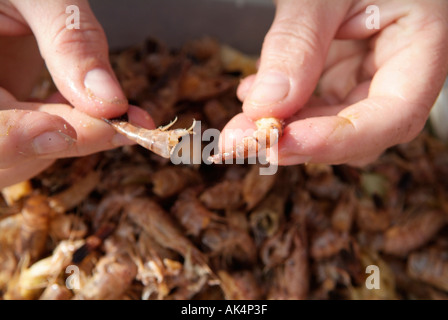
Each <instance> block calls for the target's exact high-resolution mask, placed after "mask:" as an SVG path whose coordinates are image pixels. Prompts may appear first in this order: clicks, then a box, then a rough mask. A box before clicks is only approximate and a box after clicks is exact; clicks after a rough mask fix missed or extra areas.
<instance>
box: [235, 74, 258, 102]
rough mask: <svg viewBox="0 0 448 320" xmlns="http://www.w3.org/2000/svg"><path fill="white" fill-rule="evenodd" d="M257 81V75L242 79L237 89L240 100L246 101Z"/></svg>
mask: <svg viewBox="0 0 448 320" xmlns="http://www.w3.org/2000/svg"><path fill="white" fill-rule="evenodd" d="M254 81H255V75H254V74H253V75H250V76H247V77H246V78H244V79H243V80H241V83H240V84H239V86H238V89H237V91H236V95H237V97H238V99H240V101H244V100H245V99H246V97H247V95H248V93H249V91H250V89H251V88H252V85H253V84H254Z"/></svg>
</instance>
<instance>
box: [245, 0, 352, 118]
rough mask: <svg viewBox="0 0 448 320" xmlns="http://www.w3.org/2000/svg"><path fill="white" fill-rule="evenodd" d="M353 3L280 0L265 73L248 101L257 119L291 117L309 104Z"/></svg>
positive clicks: (262, 62) (267, 41)
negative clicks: (330, 47)
mask: <svg viewBox="0 0 448 320" xmlns="http://www.w3.org/2000/svg"><path fill="white" fill-rule="evenodd" d="M350 4H351V1H348V0H344V1H339V2H338V5H337V6H328V2H327V1H323V0H317V1H316V0H312V1H311V0H310V1H307V0H278V1H277V11H276V16H275V19H274V22H273V24H272V27H271V28H270V30H269V32H268V34H267V35H266V37H265V40H264V43H263V49H262V52H261V59H260V69H259V71H258V73H257V77H256V79H255V82H254V84H253V86H252V88H251V90H250V92H249V94H248V96H247V98H246V99H245V101H244V104H243V111H244V113H245V114H246V115H247V116H249V117H250V118H252V119H259V118H262V117H276V118H280V119H286V118H288V117H289V116H291V115H292V114H294V113H295V112H297V110H298V109H300V108H301V107H303V106H304V104H305V103H306V101H307V100H308V98H309V97H310V95H311V94H312V92H313V90H314V89H315V86H316V84H317V81H318V79H319V76H320V73H321V71H322V69H323V66H324V63H325V58H326V54H327V52H328V48H329V46H330V43H331V40H332V39H333V37H334V35H335V33H336V31H337V29H338V27H339V25H340V24H341V23H342V21H343V19H344V16H345V13H346V12H347V11H348V9H349V6H350Z"/></svg>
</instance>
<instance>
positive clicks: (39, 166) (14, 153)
mask: <svg viewBox="0 0 448 320" xmlns="http://www.w3.org/2000/svg"><path fill="white" fill-rule="evenodd" d="M69 5H76V6H78V8H79V10H80V29H67V28H66V19H67V17H68V16H69V15H68V14H67V13H66V7H67V6H69ZM33 34H34V36H33ZM34 37H35V39H36V40H37V45H38V46H37V45H36V41H35V39H34ZM39 51H40V53H41V55H42V57H43V59H44V60H45V62H46V64H47V68H48V70H49V71H50V74H51V76H52V78H53V81H54V82H55V84H56V86H57V88H58V90H59V91H60V93H61V94H62V95H63V96H64V98H65V99H66V100H65V99H64V98H62V96H60V95H59V97H58V98H55V97H53V98H52V99H50V101H48V102H47V103H37V102H33V103H31V102H21V101H20V100H24V99H26V98H27V97H28V96H29V94H30V92H31V89H32V88H33V85H34V83H35V80H36V79H37V77H38V76H39V74H40V71H41V68H40V67H41V66H42V58H41V57H40V56H39ZM0 68H1V70H2V72H1V73H0V150H1V152H0V188H2V187H5V186H7V185H11V184H13V183H16V182H19V181H21V180H24V179H28V178H30V177H32V176H34V175H35V174H37V173H38V172H40V171H42V170H43V169H45V168H46V167H48V166H49V165H51V164H52V163H53V162H54V160H55V159H57V158H60V157H74V156H82V155H86V154H90V153H94V152H98V151H102V150H105V149H110V148H114V147H117V146H119V145H123V144H129V143H130V142H129V141H128V140H127V139H124V138H123V137H121V136H119V135H116V134H115V131H114V130H113V129H111V128H110V127H109V126H108V125H107V124H105V123H104V122H103V121H102V120H99V119H97V118H100V117H106V118H111V117H116V116H119V115H122V114H123V113H125V112H127V111H128V115H129V117H130V120H131V121H133V122H135V123H136V124H139V125H141V126H143V127H147V128H153V127H154V124H153V122H152V120H151V118H150V117H149V116H148V115H147V114H146V113H145V112H143V111H142V110H140V109H138V108H136V107H131V108H129V106H128V103H127V100H126V98H125V96H124V94H123V92H122V90H121V88H120V85H119V84H118V82H117V80H116V78H115V76H114V73H113V71H112V68H111V66H110V63H109V59H108V46H107V41H106V38H105V35H104V32H103V30H102V28H101V26H100V25H99V23H98V22H97V20H96V19H95V17H94V15H93V13H92V12H91V10H90V7H89V5H88V2H87V1H86V0H70V1H65V0H51V1H48V0H33V1H27V0H10V1H8V0H0ZM67 101H68V102H67ZM51 102H58V103H51ZM68 103H70V104H71V105H73V106H75V109H73V108H72V107H71V106H70V105H69V104H68ZM128 108H129V110H128Z"/></svg>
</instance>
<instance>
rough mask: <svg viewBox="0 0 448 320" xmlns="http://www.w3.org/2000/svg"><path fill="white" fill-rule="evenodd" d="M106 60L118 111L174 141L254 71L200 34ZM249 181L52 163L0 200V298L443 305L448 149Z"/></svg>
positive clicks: (221, 121)
mask: <svg viewBox="0 0 448 320" xmlns="http://www.w3.org/2000/svg"><path fill="white" fill-rule="evenodd" d="M111 60H112V63H113V67H114V69H115V71H116V73H117V76H118V79H119V80H120V82H121V83H122V86H123V88H124V90H125V92H126V94H127V96H128V98H129V100H130V103H132V104H134V105H138V106H141V107H142V108H144V109H146V110H147V111H148V112H149V113H150V114H151V115H152V117H153V118H154V120H155V123H156V125H159V126H161V125H166V124H167V123H170V121H172V120H173V119H174V118H176V117H177V118H178V121H177V122H176V123H174V124H173V126H172V127H171V128H169V129H173V130H176V129H179V130H182V129H185V128H189V127H190V126H191V124H192V121H193V119H195V120H197V121H201V124H202V126H201V128H202V130H205V129H207V128H216V129H219V130H221V129H222V128H223V126H224V125H225V124H226V123H227V121H229V120H230V119H231V117H232V116H233V115H235V114H236V113H238V112H240V110H241V103H240V102H239V101H238V100H237V99H236V95H235V91H236V87H237V85H238V82H239V79H240V77H241V76H245V75H248V74H251V73H253V72H255V59H253V58H251V57H247V56H244V55H243V54H241V53H239V52H237V51H235V50H233V49H232V48H229V47H227V46H224V45H220V44H219V43H218V42H216V41H214V40H213V39H209V38H203V39H199V40H195V41H192V42H189V43H187V44H186V45H185V46H183V47H182V48H181V49H179V50H172V49H170V48H167V47H166V46H164V45H163V44H161V43H159V42H157V41H154V40H151V39H149V40H147V41H146V42H145V43H143V44H141V45H138V46H135V47H132V48H127V49H125V50H122V51H120V52H114V53H111ZM42 88H49V86H48V84H46V85H45V86H43V87H42ZM42 90H43V89H42ZM166 147H167V150H168V152H171V149H170V148H168V146H166ZM247 152H248V150H244V153H247ZM221 157H222V159H224V158H225V156H222V155H217V156H216V158H215V160H216V162H219V161H218V160H220V159H221ZM259 169H260V167H259V165H248V164H244V165H238V164H234V165H224V164H213V165H207V164H193V165H173V164H172V163H171V162H170V161H169V159H167V158H163V157H161V156H159V155H157V154H155V153H153V152H151V151H149V150H147V149H145V148H142V147H141V146H139V145H135V146H126V147H122V148H119V149H116V150H111V151H106V152H102V153H98V154H94V155H90V156H86V157H81V158H76V159H61V160H58V161H57V162H56V163H55V164H54V165H53V166H52V167H50V168H49V169H47V170H46V171H44V172H43V173H42V174H40V175H39V176H37V177H35V178H33V179H31V180H29V181H24V182H23V183H20V184H17V185H15V186H12V187H8V188H5V189H3V190H2V193H1V194H2V196H1V197H0V296H1V297H2V298H3V299H446V298H448V227H447V217H448V214H447V212H448V196H447V194H448V180H447V179H446V177H448V148H447V147H446V145H444V144H442V143H441V142H440V141H438V140H437V139H435V138H434V137H433V136H432V135H431V134H430V133H429V132H428V131H427V130H426V131H424V132H423V133H422V134H421V135H420V136H419V137H418V138H417V139H415V140H414V141H412V142H410V143H408V144H403V145H400V146H397V147H394V148H391V149H389V150H388V151H387V152H385V154H384V155H383V156H382V157H381V158H380V159H379V160H377V161H376V162H375V163H373V164H371V165H370V166H369V167H367V168H364V169H357V168H353V167H349V166H344V165H340V166H328V165H315V164H308V165H298V166H289V167H280V168H279V170H278V171H277V173H276V174H275V175H260V174H259ZM369 266H370V267H369ZM372 266H373V267H374V268H373V269H372ZM375 268H376V269H375ZM371 270H373V273H372V271H371ZM375 270H376V271H379V272H377V274H374V273H375ZM372 276H375V277H373V278H372Z"/></svg>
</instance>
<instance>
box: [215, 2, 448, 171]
mask: <svg viewBox="0 0 448 320" xmlns="http://www.w3.org/2000/svg"><path fill="white" fill-rule="evenodd" d="M369 5H376V6H377V7H378V8H379V13H380V29H379V30H378V29H369V28H367V26H366V20H367V18H368V17H369V15H370V14H369V13H366V8H367V6H369ZM447 38H448V2H446V0H429V1H428V0H414V1H406V0H390V1H380V0H378V1H354V0H341V1H338V2H337V5H334V4H333V2H332V5H330V4H329V1H325V0H309V1H307V0H278V1H277V12H276V17H275V19H274V22H273V25H272V27H271V29H270V30H269V32H268V34H267V35H266V38H265V42H264V44H263V49H262V53H261V58H260V66H259V70H258V73H257V74H256V75H254V76H250V77H248V78H246V79H245V80H243V82H242V83H241V85H240V87H239V88H238V96H239V98H240V99H241V100H242V101H243V102H244V103H243V112H244V113H242V114H239V115H237V116H236V117H235V118H233V119H232V120H231V121H230V122H229V123H228V124H227V126H226V128H225V131H224V134H223V135H224V138H223V139H224V141H225V145H227V146H231V145H232V143H233V141H232V140H234V139H235V136H233V135H231V134H228V133H227V134H226V132H230V131H227V130H232V129H243V130H247V129H249V128H253V127H254V125H253V122H252V121H253V120H256V119H259V118H263V117H277V118H280V119H285V120H286V123H287V125H286V127H285V130H284V134H283V137H282V138H281V139H280V141H279V143H278V150H276V148H272V150H271V152H272V153H273V154H274V157H271V159H274V158H275V157H278V158H277V159H278V163H279V164H280V165H291V164H299V163H307V162H317V163H328V164H341V163H348V164H352V165H364V164H367V163H369V162H371V161H373V160H375V159H376V158H377V157H378V156H379V155H380V154H381V153H382V152H383V151H384V150H385V149H386V148H388V147H390V146H393V145H395V144H399V143H404V142H407V141H410V140H412V139H413V138H415V137H416V135H417V134H418V133H419V132H420V131H421V130H422V128H423V126H424V124H425V122H426V119H427V118H428V115H429V112H430V109H431V107H432V105H433V103H434V101H435V99H436V97H437V95H438V93H439V91H440V89H441V87H442V85H443V82H444V80H445V78H446V75H447V70H448V42H447V41H446V39H447ZM318 82H319V85H318V91H319V94H320V96H319V97H318V98H316V97H315V96H313V97H312V93H313V91H314V90H315V89H316V85H317V84H318ZM310 97H311V98H310Z"/></svg>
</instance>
